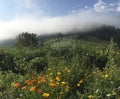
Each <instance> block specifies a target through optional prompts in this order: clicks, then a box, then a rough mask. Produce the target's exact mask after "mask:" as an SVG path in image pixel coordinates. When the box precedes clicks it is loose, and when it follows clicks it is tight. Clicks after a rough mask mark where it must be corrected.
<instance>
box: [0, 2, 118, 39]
mask: <svg viewBox="0 0 120 99" xmlns="http://www.w3.org/2000/svg"><path fill="white" fill-rule="evenodd" d="M119 20H120V0H0V40H4V39H9V38H14V37H16V36H17V35H18V34H19V33H21V32H33V33H36V34H38V35H40V34H45V33H57V32H62V33H66V32H70V31H73V30H78V31H85V30H89V29H91V28H92V27H95V26H96V27H99V26H101V25H102V24H105V25H112V26H115V27H120V22H119Z"/></svg>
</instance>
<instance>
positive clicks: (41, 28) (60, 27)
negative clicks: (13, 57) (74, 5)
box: [0, 10, 120, 40]
mask: <svg viewBox="0 0 120 99" xmlns="http://www.w3.org/2000/svg"><path fill="white" fill-rule="evenodd" d="M101 24H106V25H113V26H116V27H120V23H119V18H117V17H114V16H109V15H105V14H104V15H103V14H96V13H94V12H93V11H90V10H86V11H78V12H75V13H73V14H69V15H66V16H61V17H44V18H40V19H36V18H34V17H30V18H27V17H22V18H20V17H18V18H16V19H13V20H11V21H0V27H1V29H0V40H2V39H7V38H14V37H16V36H17V35H18V33H21V32H26V31H27V32H33V33H37V34H43V33H56V32H62V33H65V32H70V31H73V30H80V31H85V30H89V29H91V28H93V27H96V26H98V27H99V26H100V25H101Z"/></svg>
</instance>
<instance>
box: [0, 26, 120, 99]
mask: <svg viewBox="0 0 120 99" xmlns="http://www.w3.org/2000/svg"><path fill="white" fill-rule="evenodd" d="M119 35H120V29H117V28H115V27H111V26H103V27H101V28H98V29H94V30H91V31H88V32H87V31H86V32H76V33H66V34H62V33H57V34H51V35H43V36H37V35H36V34H35V33H28V32H25V33H24V32H23V33H21V34H19V35H18V36H17V37H16V41H15V44H14V45H13V46H11V47H10V48H7V47H6V48H3V47H1V48H0V97H1V99H46V98H48V99H119V98H120V61H119V60H120V50H119V44H120V41H119V40H120V36H119Z"/></svg>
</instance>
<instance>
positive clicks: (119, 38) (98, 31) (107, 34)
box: [0, 25, 120, 47]
mask: <svg viewBox="0 0 120 99" xmlns="http://www.w3.org/2000/svg"><path fill="white" fill-rule="evenodd" d="M66 37H72V38H74V39H79V40H93V39H94V40H96V39H97V40H104V41H110V39H111V38H113V39H114V41H115V42H116V43H118V44H120V28H116V27H114V26H108V25H102V26H100V27H97V28H96V27H93V28H92V29H90V30H86V31H78V30H76V29H74V30H73V31H71V32H67V33H62V32H58V33H54V34H52V33H51V34H48V33H46V34H44V35H43V34H41V35H37V38H38V41H39V42H41V41H45V40H49V39H59V38H66ZM16 41H17V40H16V38H14V39H8V40H4V41H1V42H0V46H2V47H13V46H14V45H15V43H16Z"/></svg>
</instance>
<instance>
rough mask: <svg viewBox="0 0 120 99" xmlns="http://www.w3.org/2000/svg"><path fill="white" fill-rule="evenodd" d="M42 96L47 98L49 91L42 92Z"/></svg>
mask: <svg viewBox="0 0 120 99" xmlns="http://www.w3.org/2000/svg"><path fill="white" fill-rule="evenodd" d="M42 96H43V97H45V98H47V97H49V96H50V94H49V93H43V95H42Z"/></svg>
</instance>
